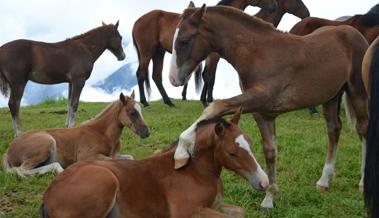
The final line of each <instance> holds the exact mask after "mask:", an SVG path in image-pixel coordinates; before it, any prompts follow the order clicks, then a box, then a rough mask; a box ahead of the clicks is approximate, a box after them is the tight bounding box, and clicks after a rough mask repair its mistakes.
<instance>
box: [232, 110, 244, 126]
mask: <svg viewBox="0 0 379 218" xmlns="http://www.w3.org/2000/svg"><path fill="white" fill-rule="evenodd" d="M241 113H242V106H241V107H239V108H238V110H236V112H235V113H234V114H233V117H232V119H231V120H230V122H232V123H234V124H236V125H238V123H239V121H240V117H241Z"/></svg>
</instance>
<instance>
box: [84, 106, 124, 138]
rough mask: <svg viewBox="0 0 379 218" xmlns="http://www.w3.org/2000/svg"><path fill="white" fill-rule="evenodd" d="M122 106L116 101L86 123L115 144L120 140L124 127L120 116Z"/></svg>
mask: <svg viewBox="0 0 379 218" xmlns="http://www.w3.org/2000/svg"><path fill="white" fill-rule="evenodd" d="M121 108H122V103H121V102H120V101H116V102H114V103H112V104H111V105H110V106H109V107H108V108H106V109H105V110H104V111H103V112H102V113H100V114H99V115H98V116H96V117H95V118H94V119H93V120H91V121H89V122H88V123H86V124H85V125H86V126H89V127H90V128H92V129H94V130H95V131H98V132H100V133H101V134H102V135H105V136H106V137H107V138H108V140H110V144H111V145H115V144H117V143H118V142H119V141H120V137H121V134H122V130H123V128H124V125H123V124H122V123H121V122H120V120H119V118H118V116H119V113H120V110H121Z"/></svg>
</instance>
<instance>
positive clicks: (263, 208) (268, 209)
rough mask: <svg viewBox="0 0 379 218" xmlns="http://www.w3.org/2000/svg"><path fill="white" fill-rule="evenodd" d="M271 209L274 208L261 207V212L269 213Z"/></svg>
mask: <svg viewBox="0 0 379 218" xmlns="http://www.w3.org/2000/svg"><path fill="white" fill-rule="evenodd" d="M272 209H274V208H273V207H263V206H261V211H264V212H269V211H271V210H272Z"/></svg>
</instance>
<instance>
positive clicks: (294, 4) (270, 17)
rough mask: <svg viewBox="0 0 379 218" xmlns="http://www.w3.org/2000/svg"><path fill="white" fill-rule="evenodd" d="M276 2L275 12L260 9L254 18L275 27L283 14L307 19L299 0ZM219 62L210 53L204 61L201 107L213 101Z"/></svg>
mask: <svg viewBox="0 0 379 218" xmlns="http://www.w3.org/2000/svg"><path fill="white" fill-rule="evenodd" d="M277 2H278V7H277V8H276V10H275V11H273V12H271V11H267V10H264V9H261V10H260V11H259V12H258V13H257V14H256V15H255V16H256V17H259V18H261V19H262V20H264V21H267V22H269V23H272V24H273V25H274V26H275V27H277V26H278V25H279V22H280V21H281V19H282V17H283V15H284V14H285V13H290V14H293V15H295V16H296V17H299V18H301V19H304V18H306V17H309V11H308V8H307V7H306V6H305V5H304V3H303V2H302V1H301V0H278V1H277ZM219 60H220V55H218V54H217V53H212V54H210V55H209V56H208V57H207V59H206V61H205V67H204V71H203V73H202V75H203V80H204V86H203V90H202V92H201V97H200V100H201V102H202V103H203V105H207V104H208V103H210V102H212V101H213V86H214V83H215V79H216V69H217V63H218V61H219Z"/></svg>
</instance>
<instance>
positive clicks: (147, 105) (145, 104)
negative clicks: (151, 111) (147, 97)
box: [142, 102, 150, 107]
mask: <svg viewBox="0 0 379 218" xmlns="http://www.w3.org/2000/svg"><path fill="white" fill-rule="evenodd" d="M142 104H143V107H149V106H150V105H149V103H147V102H143V103H142Z"/></svg>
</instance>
